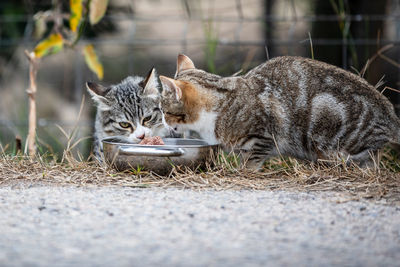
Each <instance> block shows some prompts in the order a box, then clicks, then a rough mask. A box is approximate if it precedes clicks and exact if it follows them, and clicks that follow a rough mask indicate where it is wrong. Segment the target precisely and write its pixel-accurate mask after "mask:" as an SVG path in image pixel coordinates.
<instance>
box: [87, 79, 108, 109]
mask: <svg viewBox="0 0 400 267" xmlns="http://www.w3.org/2000/svg"><path fill="white" fill-rule="evenodd" d="M86 88H87V89H88V92H89V93H90V95H91V96H92V99H93V100H94V101H95V102H96V103H97V106H98V107H99V108H100V109H101V110H109V109H110V104H109V102H108V100H107V98H105V96H106V94H107V93H108V91H110V89H109V88H107V87H104V86H103V85H101V84H97V83H93V82H87V83H86Z"/></svg>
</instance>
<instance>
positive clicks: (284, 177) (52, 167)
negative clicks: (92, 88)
mask: <svg viewBox="0 0 400 267" xmlns="http://www.w3.org/2000/svg"><path fill="white" fill-rule="evenodd" d="M393 157H395V156H394V155H392V154H391V153H386V154H385V155H384V157H383V159H382V160H381V162H380V164H379V165H377V166H376V167H375V168H370V169H361V168H359V167H357V166H347V165H346V164H344V163H341V162H336V163H330V164H328V165H327V164H325V163H317V164H312V163H301V162H298V161H296V160H293V159H274V160H272V161H270V162H269V163H268V164H266V166H265V168H264V169H263V171H261V172H253V171H250V170H246V169H244V168H235V167H233V166H234V165H235V161H234V160H233V161H232V159H227V158H223V160H220V161H219V163H217V164H216V166H214V167H213V168H211V167H210V168H208V170H207V171H190V170H174V171H173V172H172V173H171V174H170V175H169V176H166V177H161V176H158V175H156V174H152V173H149V172H145V171H140V170H139V171H137V170H136V171H131V172H126V173H118V172H117V171H115V170H113V169H110V168H108V167H106V166H101V165H99V164H97V163H96V162H88V161H77V160H73V159H69V160H68V161H66V162H65V163H57V162H54V161H46V160H42V159H37V160H30V159H29V158H27V157H23V156H9V155H4V154H3V155H2V156H0V184H10V183H12V184H14V183H16V182H18V181H23V182H39V183H55V184H58V185H67V184H73V185H79V186H85V185H97V186H104V185H106V186H110V185H114V186H128V187H179V188H190V189H198V190H199V189H215V190H225V189H234V190H240V189H250V190H290V191H297V192H310V191H330V192H342V193H345V195H346V196H347V198H346V200H351V199H373V200H378V199H384V200H386V201H387V203H390V204H400V172H399V170H400V167H399V166H400V165H399V164H400V163H399V160H397V158H393Z"/></svg>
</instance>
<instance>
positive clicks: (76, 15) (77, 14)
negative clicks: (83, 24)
mask: <svg viewBox="0 0 400 267" xmlns="http://www.w3.org/2000/svg"><path fill="white" fill-rule="evenodd" d="M69 6H70V9H71V15H70V17H69V28H70V29H71V31H73V32H76V30H77V29H78V25H79V22H80V21H81V18H82V0H70V1H69Z"/></svg>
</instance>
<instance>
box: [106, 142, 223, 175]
mask: <svg viewBox="0 0 400 267" xmlns="http://www.w3.org/2000/svg"><path fill="white" fill-rule="evenodd" d="M163 141H164V143H165V145H139V144H133V143H129V142H127V141H126V139H125V138H121V137H108V138H104V139H103V140H102V142H103V153H104V158H105V160H106V162H107V164H109V165H110V166H112V167H114V168H115V169H117V170H119V171H124V170H129V169H137V168H138V167H139V168H141V169H143V170H148V171H152V172H155V173H157V174H162V175H165V174H168V173H170V172H171V170H172V169H173V167H174V166H185V167H188V168H190V169H195V168H198V167H204V166H205V165H206V163H207V161H209V160H212V159H213V156H214V155H215V154H216V152H217V149H218V147H219V146H218V145H210V144H208V143H207V142H206V141H204V140H199V139H185V138H163Z"/></svg>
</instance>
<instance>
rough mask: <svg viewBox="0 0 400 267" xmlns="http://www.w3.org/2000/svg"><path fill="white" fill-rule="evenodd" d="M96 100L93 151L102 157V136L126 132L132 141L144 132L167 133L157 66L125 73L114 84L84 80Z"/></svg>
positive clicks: (144, 134) (136, 140)
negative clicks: (144, 74) (135, 73)
mask: <svg viewBox="0 0 400 267" xmlns="http://www.w3.org/2000/svg"><path fill="white" fill-rule="evenodd" d="M86 86H87V88H88V91H89V93H90V94H91V96H92V99H93V100H94V101H95V103H96V104H97V113H96V121H95V132H94V148H93V151H94V154H95V156H96V158H98V159H100V158H101V152H102V143H101V139H103V138H105V137H109V136H115V135H120V136H125V137H126V138H127V139H128V141H130V142H133V143H138V142H140V141H141V140H142V139H143V138H144V137H146V136H165V135H168V134H169V133H170V129H171V128H170V127H169V126H168V125H167V124H166V122H165V119H164V115H163V113H162V111H161V95H160V92H159V82H158V79H157V73H156V70H155V69H154V68H153V69H152V70H151V71H150V73H149V74H148V76H147V77H146V78H145V79H143V78H142V77H138V76H135V77H128V78H126V79H124V80H123V81H122V82H121V83H119V84H117V85H112V86H110V87H103V86H102V85H99V84H96V83H91V82H88V83H87V84H86Z"/></svg>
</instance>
